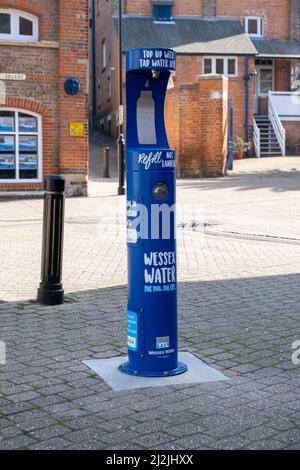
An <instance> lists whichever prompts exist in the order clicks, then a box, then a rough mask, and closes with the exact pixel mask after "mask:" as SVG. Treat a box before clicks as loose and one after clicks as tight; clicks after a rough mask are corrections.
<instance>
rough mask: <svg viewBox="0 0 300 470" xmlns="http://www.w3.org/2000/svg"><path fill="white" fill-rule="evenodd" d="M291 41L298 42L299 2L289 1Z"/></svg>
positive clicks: (297, 0) (299, 39)
mask: <svg viewBox="0 0 300 470" xmlns="http://www.w3.org/2000/svg"><path fill="white" fill-rule="evenodd" d="M291 39H293V40H295V41H300V0H291Z"/></svg>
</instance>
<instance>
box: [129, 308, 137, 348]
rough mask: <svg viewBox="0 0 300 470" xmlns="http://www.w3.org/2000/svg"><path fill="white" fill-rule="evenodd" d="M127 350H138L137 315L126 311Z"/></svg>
mask: <svg viewBox="0 0 300 470" xmlns="http://www.w3.org/2000/svg"><path fill="white" fill-rule="evenodd" d="M127 342H128V349H130V350H131V351H137V350H138V316H137V313H135V312H131V311H130V310H128V336H127Z"/></svg>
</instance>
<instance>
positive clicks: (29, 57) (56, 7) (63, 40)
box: [0, 0, 89, 193]
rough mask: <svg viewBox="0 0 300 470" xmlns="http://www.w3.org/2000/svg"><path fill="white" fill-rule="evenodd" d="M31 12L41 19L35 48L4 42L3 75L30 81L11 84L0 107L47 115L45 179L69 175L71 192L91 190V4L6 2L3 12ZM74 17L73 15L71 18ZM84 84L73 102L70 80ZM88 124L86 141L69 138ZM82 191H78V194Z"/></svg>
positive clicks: (0, 48)
mask: <svg viewBox="0 0 300 470" xmlns="http://www.w3.org/2000/svg"><path fill="white" fill-rule="evenodd" d="M2 6H3V7H10V8H15V9H19V10H23V11H27V12H30V13H32V14H33V15H36V16H38V17H39V24H40V38H39V42H37V43H35V44H31V43H30V44H26V43H18V44H17V45H16V44H15V45H14V43H13V42H8V41H5V42H3V41H1V42H0V54H1V62H0V73H19V74H26V80H24V81H10V80H6V81H5V86H6V99H5V102H4V103H2V104H1V105H0V107H9V108H18V109H22V110H25V111H26V110H27V111H33V112H36V113H38V114H40V115H41V118H42V132H43V149H42V154H43V177H45V176H46V175H48V174H49V173H54V174H62V175H65V176H66V179H67V185H68V189H69V191H71V190H72V188H74V187H76V188H77V187H78V188H80V191H81V192H82V193H86V190H87V171H88V79H89V77H88V21H87V15H88V0H73V1H71V0H61V1H60V2H57V1H55V0H47V1H46V0H32V1H29V0H5V1H2V0H0V7H2ZM66 12H68V14H66ZM69 76H75V77H78V78H79V79H80V81H81V87H82V89H81V92H80V94H79V95H77V96H76V97H69V96H68V95H66V93H65V91H64V81H65V79H66V78H67V77H69ZM71 121H82V122H83V123H84V126H85V136H84V137H80V138H74V137H73V138H72V137H70V136H69V123H70V122H71ZM42 186H43V184H42V183H30V184H29V183H26V184H22V183H21V182H20V183H7V184H4V183H1V181H0V189H2V190H3V189H5V190H16V189H21V188H24V189H36V188H41V187H42ZM76 190H77V191H78V189H76Z"/></svg>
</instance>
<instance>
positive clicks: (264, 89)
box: [254, 65, 274, 114]
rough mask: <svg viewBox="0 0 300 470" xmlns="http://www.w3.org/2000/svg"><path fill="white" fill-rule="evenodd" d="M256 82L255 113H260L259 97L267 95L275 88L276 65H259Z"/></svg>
mask: <svg viewBox="0 0 300 470" xmlns="http://www.w3.org/2000/svg"><path fill="white" fill-rule="evenodd" d="M256 70H257V77H256V82H255V99H254V114H258V113H259V98H260V97H261V96H262V97H267V96H268V94H269V91H273V90H274V67H273V66H271V65H257V66H256Z"/></svg>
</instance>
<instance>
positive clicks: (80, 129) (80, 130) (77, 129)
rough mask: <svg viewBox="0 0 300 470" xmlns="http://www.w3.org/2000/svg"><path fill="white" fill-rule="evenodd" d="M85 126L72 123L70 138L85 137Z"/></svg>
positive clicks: (80, 123)
mask: <svg viewBox="0 0 300 470" xmlns="http://www.w3.org/2000/svg"><path fill="white" fill-rule="evenodd" d="M83 136H84V124H83V122H70V137H83Z"/></svg>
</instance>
